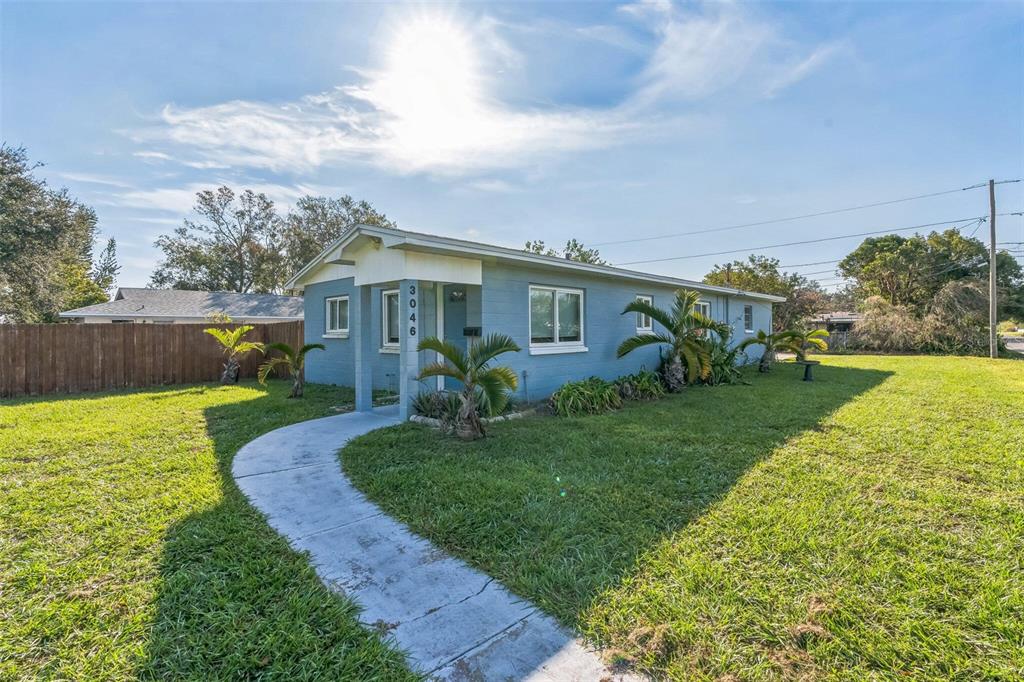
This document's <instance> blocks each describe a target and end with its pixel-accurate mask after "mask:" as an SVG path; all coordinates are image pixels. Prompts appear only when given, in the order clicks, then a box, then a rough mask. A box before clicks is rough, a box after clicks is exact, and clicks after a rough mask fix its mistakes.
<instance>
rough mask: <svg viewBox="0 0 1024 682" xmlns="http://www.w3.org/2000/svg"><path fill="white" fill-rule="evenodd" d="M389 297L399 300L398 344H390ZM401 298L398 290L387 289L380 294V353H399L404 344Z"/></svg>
mask: <svg viewBox="0 0 1024 682" xmlns="http://www.w3.org/2000/svg"><path fill="white" fill-rule="evenodd" d="M388 296H394V297H396V298H398V299H399V303H398V306H399V311H398V314H399V322H398V339H399V340H398V342H397V343H389V342H388ZM401 306H402V303H401V298H399V297H398V289H385V290H383V291H381V292H380V352H381V353H397V352H398V351H399V347H400V346H401V344H402V341H401V339H402V322H401V314H402V311H401Z"/></svg>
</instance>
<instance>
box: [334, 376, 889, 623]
mask: <svg viewBox="0 0 1024 682" xmlns="http://www.w3.org/2000/svg"><path fill="white" fill-rule="evenodd" d="M800 372H802V368H799V367H791V366H785V365H781V366H777V367H776V368H775V370H774V371H773V372H772V373H771V374H769V375H766V376H758V375H756V373H755V374H754V375H751V376H749V377H748V378H749V379H750V381H751V384H752V385H750V386H742V385H738V386H721V387H716V388H702V387H695V388H687V389H686V390H685V391H684V392H682V393H681V394H679V395H675V396H669V397H667V398H665V399H663V400H661V401H658V402H654V403H646V404H632V405H630V406H628V407H626V408H624V409H622V410H620V411H617V412H614V413H611V414H606V415H601V416H594V417H585V418H580V419H560V418H555V417H537V418H529V419H523V420H519V421H514V422H508V423H504V424H500V425H495V426H493V427H492V429H491V432H490V437H488V438H487V439H485V440H483V441H479V442H476V443H469V444H466V443H461V442H458V441H455V440H453V439H450V438H445V437H442V436H440V435H439V434H437V433H436V432H434V431H431V430H429V429H427V428H424V427H420V426H416V425H403V426H399V427H395V428H392V429H386V430H382V431H377V432H374V433H370V434H367V435H365V436H363V437H361V438H359V439H356V440H354V441H352V442H351V443H349V445H347V446H346V447H345V449H344V450H343V451H342V462H343V466H344V468H345V471H346V472H347V473H348V474H349V475H350V476H351V477H352V479H353V481H354V483H355V484H356V485H357V487H359V488H360V489H362V490H363V491H364V492H365V493H367V494H368V495H369V496H370V497H371V498H372V499H373V500H374V502H376V503H377V504H378V505H380V506H381V507H383V508H384V509H385V510H386V511H387V512H388V513H390V514H392V515H394V516H395V517H397V518H399V519H400V520H402V521H403V522H404V523H406V524H408V525H409V526H410V527H411V528H412V529H413V530H414V531H415V532H417V533H419V534H421V535H423V536H425V537H427V538H429V539H431V540H432V541H433V542H434V543H436V544H437V545H439V546H440V547H442V548H444V549H445V550H447V551H449V552H451V553H452V554H454V555H456V556H459V557H460V558H462V559H464V560H466V561H468V562H469V563H471V564H473V565H474V566H477V567H478V568H481V569H482V570H484V571H486V572H487V573H489V574H490V575H492V576H494V577H496V578H498V579H499V580H501V581H502V582H503V583H504V584H505V585H506V586H508V587H509V588H511V589H512V590H513V591H514V592H516V593H517V594H519V595H521V596H523V597H526V598H529V599H531V600H532V601H534V602H535V603H537V604H538V605H540V606H541V607H542V608H544V609H545V610H546V611H548V612H549V613H552V614H554V615H555V616H556V617H558V618H559V619H560V620H561V621H562V622H563V623H565V624H567V625H570V626H573V627H576V628H578V629H586V627H585V623H584V622H583V621H584V619H585V618H586V614H587V612H588V609H589V608H591V607H592V605H593V603H594V601H595V600H596V599H597V598H598V597H599V596H600V595H602V594H604V593H605V592H606V591H608V590H610V589H613V588H615V587H616V586H618V585H620V584H621V583H622V581H623V580H624V579H625V578H626V577H627V576H628V575H629V574H630V573H631V571H633V570H635V567H636V565H637V561H638V559H639V558H640V557H641V556H642V555H643V554H644V553H645V552H648V551H651V550H653V549H654V548H656V547H658V546H659V544H660V543H662V542H664V541H665V540H666V538H667V537H668V536H670V535H671V534H673V533H675V532H677V531H679V530H680V529H683V528H684V527H686V526H687V525H688V524H691V523H692V522H694V521H695V520H697V519H699V518H700V517H701V516H702V515H703V514H704V513H705V512H706V511H707V510H708V508H709V507H710V506H712V505H714V504H715V503H716V502H717V501H718V500H720V499H722V498H723V497H724V496H725V495H727V494H728V493H729V491H730V490H731V489H732V488H733V486H734V485H735V484H736V482H737V481H738V480H739V479H740V478H741V477H742V476H743V475H744V474H745V473H746V472H747V471H748V470H749V469H750V468H751V467H752V466H753V465H755V464H756V463H758V462H759V461H761V460H763V459H764V458H766V457H768V456H769V455H770V454H771V453H772V452H773V451H774V450H775V449H776V448H778V447H779V446H781V445H782V444H783V443H785V442H786V441H787V440H789V439H792V438H794V437H797V436H799V435H800V434H801V433H804V432H807V431H808V430H811V429H815V428H818V426H819V425H820V424H821V422H822V421H823V420H824V419H825V418H826V417H828V415H830V414H831V413H833V412H834V411H835V410H837V409H839V408H840V407H842V406H843V405H844V404H846V403H848V402H849V401H851V400H853V399H855V398H856V397H857V396H858V395H860V394H862V393H864V392H866V391H869V390H871V389H872V388H874V387H876V386H878V385H879V384H881V383H882V382H883V381H885V379H886V378H887V377H888V376H890V373H889V372H883V371H875V370H865V369H852V368H840V367H829V366H828V365H822V366H821V367H817V368H816V369H815V379H816V380H815V381H814V382H811V383H805V382H803V381H801V380H800V377H801V374H800Z"/></svg>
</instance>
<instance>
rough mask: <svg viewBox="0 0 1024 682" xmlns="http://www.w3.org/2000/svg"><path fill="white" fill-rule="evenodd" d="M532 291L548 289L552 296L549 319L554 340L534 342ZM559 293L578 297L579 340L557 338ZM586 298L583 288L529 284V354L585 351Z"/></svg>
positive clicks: (527, 317) (527, 302)
mask: <svg viewBox="0 0 1024 682" xmlns="http://www.w3.org/2000/svg"><path fill="white" fill-rule="evenodd" d="M534 291H550V292H552V293H553V294H554V295H555V296H554V304H553V305H552V308H551V312H552V318H553V319H552V320H551V325H552V326H551V333H552V334H553V335H554V339H555V340H554V341H547V342H539V343H535V342H534V340H533V292H534ZM559 294H574V295H576V296H579V297H580V339H579V341H559V340H558V295H559ZM586 304H587V298H586V293H585V292H584V290H583V289H574V288H570V287H558V286H551V285H548V284H531V285H530V288H529V293H528V295H527V299H526V306H527V316H526V319H527V325H528V327H527V334H529V336H528V337H527V338H529V339H530V355H549V354H553V353H585V352H586V351H587V350H588V349H587V347H586V345H585V342H586V336H585V331H584V330H585V326H584V318H585V313H584V310H585V308H586Z"/></svg>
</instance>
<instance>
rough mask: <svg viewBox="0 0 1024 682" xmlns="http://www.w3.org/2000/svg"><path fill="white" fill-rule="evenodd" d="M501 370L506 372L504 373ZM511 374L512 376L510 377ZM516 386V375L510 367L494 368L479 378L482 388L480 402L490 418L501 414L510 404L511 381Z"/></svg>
mask: <svg viewBox="0 0 1024 682" xmlns="http://www.w3.org/2000/svg"><path fill="white" fill-rule="evenodd" d="M501 370H505V371H504V372H503V371H501ZM509 373H510V374H511V376H509ZM510 379H511V382H512V384H513V385H515V384H516V376H515V373H514V372H512V370H510V369H509V368H508V367H494V368H492V369H489V370H487V371H486V372H482V373H481V374H480V376H478V377H477V384H478V385H479V386H480V402H481V404H482V406H483V407H484V408H485V409H486V410H487V413H488V416H492V417H493V416H494V415H496V414H499V413H500V412H501V411H502V410H503V409H505V405H507V404H508V390H509V388H511V386H509V380H510Z"/></svg>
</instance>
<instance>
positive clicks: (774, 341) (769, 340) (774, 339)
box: [737, 329, 803, 372]
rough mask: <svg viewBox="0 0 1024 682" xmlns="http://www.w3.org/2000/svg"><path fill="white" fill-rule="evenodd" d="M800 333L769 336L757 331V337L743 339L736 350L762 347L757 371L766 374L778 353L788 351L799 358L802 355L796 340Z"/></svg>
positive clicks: (800, 346)
mask: <svg viewBox="0 0 1024 682" xmlns="http://www.w3.org/2000/svg"><path fill="white" fill-rule="evenodd" d="M799 334H800V332H796V333H794V332H792V331H781V332H775V333H773V334H769V333H767V332H765V331H764V330H763V329H759V330H758V331H757V335H755V336H751V337H749V338H746V339H743V341H741V342H740V345H739V346H737V348H738V349H739V350H741V351H745V350H746V349H747V348H750V347H751V346H764V350H763V351H762V352H761V360H760V362H758V363H757V371H759V372H767V371H769V370H771V368H772V363H773V362H775V354H776V353H778V352H779V351H789V352H791V353H796V354H797V355H798V356H800V355H801V354H802V353H803V346H802V344H801V343H800V341H799V340H798V339H797V338H796V336H797V335H799Z"/></svg>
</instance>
